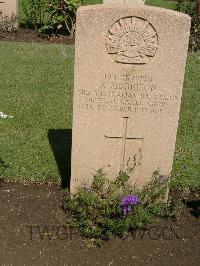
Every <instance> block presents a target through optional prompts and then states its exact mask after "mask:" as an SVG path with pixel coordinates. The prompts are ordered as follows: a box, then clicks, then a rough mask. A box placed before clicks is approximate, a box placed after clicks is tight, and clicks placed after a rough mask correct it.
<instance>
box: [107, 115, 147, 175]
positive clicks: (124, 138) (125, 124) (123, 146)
mask: <svg viewBox="0 0 200 266" xmlns="http://www.w3.org/2000/svg"><path fill="white" fill-rule="evenodd" d="M128 119H129V117H128V116H125V117H123V135H122V136H106V135H104V136H105V137H106V138H109V139H122V142H121V165H120V170H121V171H123V170H124V164H125V153H126V142H127V140H143V137H127V127H128Z"/></svg>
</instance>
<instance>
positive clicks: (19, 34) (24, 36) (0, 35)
mask: <svg viewBox="0 0 200 266" xmlns="http://www.w3.org/2000/svg"><path fill="white" fill-rule="evenodd" d="M0 41H7V42H36V43H49V44H50V43H52V44H67V45H73V44H74V38H73V37H69V36H63V35H62V36H57V37H51V38H48V37H47V36H45V35H42V34H39V33H38V31H36V30H32V29H24V28H19V29H18V30H17V31H16V32H2V31H0Z"/></svg>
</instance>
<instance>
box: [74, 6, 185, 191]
mask: <svg viewBox="0 0 200 266" xmlns="http://www.w3.org/2000/svg"><path fill="white" fill-rule="evenodd" d="M76 23H77V24H76V41H75V80H74V105H73V106H74V107H73V129H72V132H73V135H72V176H71V192H72V193H74V192H75V191H76V189H77V187H79V186H89V185H90V183H91V181H92V177H93V175H94V174H95V173H96V171H97V170H98V169H100V168H102V169H103V171H104V172H105V173H107V174H108V176H109V177H110V178H111V179H112V178H115V177H116V176H117V175H118V173H119V172H120V171H125V170H128V171H129V172H130V183H131V184H134V185H137V186H138V187H142V186H143V185H144V184H146V183H147V182H148V181H149V180H150V178H151V176H152V174H153V172H154V171H156V170H158V169H159V170H160V174H161V175H164V176H168V175H169V174H170V172H171V169H172V162H173V155H174V149H175V141H176V132H177V126H178V118H179V111H180V103H181V95H182V86H183V79H184V70H185V63H186V56H187V47H188V40H189V30H190V17H189V16H188V15H185V14H182V13H179V12H175V11H171V10H166V9H163V8H156V7H150V6H145V5H133V4H131V5H122V4H118V5H116V4H115V5H109V4H106V5H94V6H86V7H80V8H79V9H78V11H77V22H76Z"/></svg>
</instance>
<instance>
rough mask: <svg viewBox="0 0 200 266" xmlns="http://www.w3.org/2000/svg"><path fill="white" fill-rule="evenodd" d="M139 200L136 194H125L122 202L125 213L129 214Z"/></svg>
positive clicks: (121, 205)
mask: <svg viewBox="0 0 200 266" xmlns="http://www.w3.org/2000/svg"><path fill="white" fill-rule="evenodd" d="M139 202H140V201H139V199H138V197H137V196H135V195H127V196H125V197H124V198H123V199H122V200H121V203H120V207H121V209H122V213H123V215H124V216H126V215H127V214H129V213H130V212H131V207H132V206H135V205H137V204H138V203H139Z"/></svg>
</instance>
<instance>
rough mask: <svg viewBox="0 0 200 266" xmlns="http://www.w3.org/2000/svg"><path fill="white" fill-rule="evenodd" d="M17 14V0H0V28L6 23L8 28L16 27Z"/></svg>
mask: <svg viewBox="0 0 200 266" xmlns="http://www.w3.org/2000/svg"><path fill="white" fill-rule="evenodd" d="M17 15H18V4H17V0H0V29H3V27H5V26H6V25H7V26H8V29H9V30H12V29H14V28H15V29H16V28H17V27H18V23H17Z"/></svg>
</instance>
